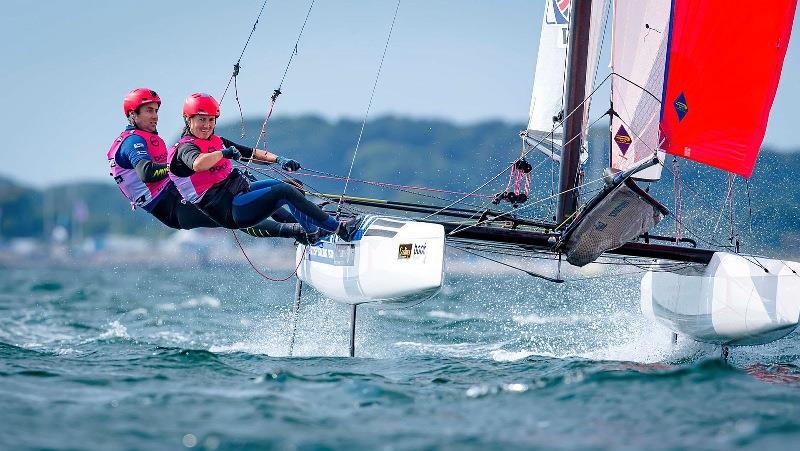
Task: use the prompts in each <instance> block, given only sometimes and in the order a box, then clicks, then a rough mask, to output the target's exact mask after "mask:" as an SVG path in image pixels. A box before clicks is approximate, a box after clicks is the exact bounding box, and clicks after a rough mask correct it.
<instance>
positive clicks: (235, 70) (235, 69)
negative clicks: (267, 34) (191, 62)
mask: <svg viewBox="0 0 800 451" xmlns="http://www.w3.org/2000/svg"><path fill="white" fill-rule="evenodd" d="M268 1H269V0H264V3H262V4H261V9H260V10H259V11H258V16H256V21H255V22H253V28H252V29H251V30H250V34H249V35H248V36H247V41H245V43H244V47H242V52H241V53H240V54H239V59H238V60H236V63H235V64H234V65H233V73H231V77H230V78H229V79H228V84H227V85H226V86H225V90H224V91H223V92H222V96H220V98H219V104H220V106H222V101H223V100H225V94H227V93H228V88H230V86H231V81H234V79H235V78H236V77H237V76H238V75H239V69H240V68H241V67H242V66H241V64H242V58H243V57H244V52H245V50H247V46H248V45H250V39H252V38H253V33H255V32H256V27H257V26H258V21H259V20H260V19H261V14H262V13H263V12H264V7H266V6H267V2H268ZM237 98H238V94H237Z"/></svg>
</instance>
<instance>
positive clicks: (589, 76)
mask: <svg viewBox="0 0 800 451" xmlns="http://www.w3.org/2000/svg"><path fill="white" fill-rule="evenodd" d="M607 6H608V0H594V1H593V2H592V17H591V18H590V21H589V48H588V51H587V55H586V89H585V91H584V92H585V93H586V95H587V96H588V95H589V94H591V92H592V91H593V90H594V88H595V86H594V81H595V75H596V73H597V64H598V60H599V58H600V52H601V50H602V49H601V45H602V41H603V31H604V28H605V27H604V24H605V21H606V13H607V12H608V11H607ZM591 103H592V99H591V97H590V98H588V99H586V108H584V110H583V122H582V124H583V126H582V127H581V129H582V130H583V136H582V137H581V139H582V148H585V147H586V143H587V139H588V136H589V110H590V106H591ZM565 114H567V113H565ZM581 162H582V163H583V162H585V158H584V159H582V161H581Z"/></svg>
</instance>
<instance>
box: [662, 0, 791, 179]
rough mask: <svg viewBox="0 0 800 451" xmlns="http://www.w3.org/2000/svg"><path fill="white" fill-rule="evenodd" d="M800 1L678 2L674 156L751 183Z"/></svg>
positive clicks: (673, 42) (665, 114) (669, 138)
mask: <svg viewBox="0 0 800 451" xmlns="http://www.w3.org/2000/svg"><path fill="white" fill-rule="evenodd" d="M796 7H797V0H780V1H775V2H772V3H770V7H769V9H768V10H762V9H760V8H755V7H754V4H753V3H739V2H734V3H731V2H727V1H724V0H709V1H706V2H699V3H698V2H690V1H688V0H675V1H674V2H673V12H672V20H671V24H670V30H671V31H670V37H669V39H670V43H669V50H668V56H667V66H666V71H665V74H666V82H665V89H664V101H663V103H662V107H661V114H660V116H661V118H660V122H661V136H662V138H663V140H664V147H665V150H666V151H667V152H669V153H670V154H673V155H678V156H681V157H684V158H687V159H690V160H693V161H696V162H699V163H702V164H705V165H708V166H713V167H717V168H720V169H723V170H725V171H728V172H732V173H735V174H738V175H741V176H744V177H750V175H751V174H752V172H753V167H754V166H755V161H756V159H757V157H758V151H759V147H760V146H761V143H762V142H763V139H764V134H765V132H766V128H767V122H768V119H769V111H770V109H771V108H772V103H773V100H774V99H775V92H776V91H777V88H778V81H779V79H780V74H781V70H782V68H783V62H784V58H785V56H786V50H787V48H788V44H789V38H790V36H791V29H792V22H793V20H794V12H795V9H796Z"/></svg>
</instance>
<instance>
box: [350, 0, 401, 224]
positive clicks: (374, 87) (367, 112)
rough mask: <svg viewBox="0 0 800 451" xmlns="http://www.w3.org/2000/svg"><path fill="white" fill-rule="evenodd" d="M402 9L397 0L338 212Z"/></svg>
mask: <svg viewBox="0 0 800 451" xmlns="http://www.w3.org/2000/svg"><path fill="white" fill-rule="evenodd" d="M399 10H400V0H397V6H395V8H394V17H393V18H392V25H391V26H390V27H389V36H387V37H386V45H384V47H383V55H382V56H381V63H380V64H379V65H378V73H377V74H376V75H375V83H374V84H373V85H372V93H371V94H370V96H369V104H368V105H367V111H366V112H365V113H364V120H363V121H361V131H360V132H358V140H357V141H356V148H355V150H354V151H353V159H352V160H351V161H350V169H349V170H348V171H347V180H345V182H344V189H343V190H342V195H341V197H339V206H338V207H337V212H338V211H341V208H342V200H343V199H344V195H345V194H346V193H347V185H348V182H349V179H350V176H351V175H352V174H353V165H355V163H356V156H357V155H358V147H359V146H360V145H361V138H362V136H363V135H364V127H365V126H366V125H367V117H369V110H370V109H371V108H372V100H373V99H374V97H375V90H376V89H377V88H378V80H379V79H380V77H381V70H382V69H383V61H384V59H385V58H386V52H387V51H388V50H389V42H390V41H391V39H392V32H393V31H394V24H395V22H396V21H397V12H398V11H399Z"/></svg>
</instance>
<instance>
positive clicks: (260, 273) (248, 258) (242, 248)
mask: <svg viewBox="0 0 800 451" xmlns="http://www.w3.org/2000/svg"><path fill="white" fill-rule="evenodd" d="M231 234H232V235H233V239H234V240H236V244H237V245H238V246H239V250H240V251H242V255H244V258H245V259H246V260H247V263H249V264H250V267H251V268H253V271H255V272H256V273H257V274H258V275H259V276H261V277H263V278H265V279H267V280H269V281H270V282H285V281H287V280H289V279H291V278H292V277H294V276H295V275H297V271H298V270H299V269H300V264H301V263H303V260H304V259H305V257H306V253H307V252H308V246H306V247H305V248H304V249H303V255H302V256H301V257H300V261H299V262H297V266H295V268H294V271H292V273H291V274H289V275H288V276H286V277H283V278H272V277H270V276H268V275H266V274H264V273H262V272H261V271H259V269H258V268H256V265H255V264H253V261H252V260H250V257H248V256H247V253H246V252H245V251H244V247H243V246H242V243H241V241H239V236H237V235H236V231H235V230H231Z"/></svg>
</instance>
